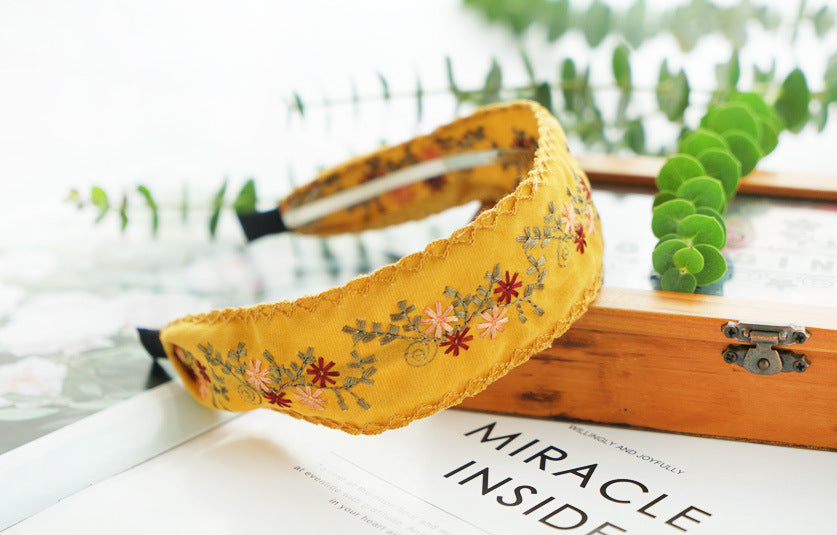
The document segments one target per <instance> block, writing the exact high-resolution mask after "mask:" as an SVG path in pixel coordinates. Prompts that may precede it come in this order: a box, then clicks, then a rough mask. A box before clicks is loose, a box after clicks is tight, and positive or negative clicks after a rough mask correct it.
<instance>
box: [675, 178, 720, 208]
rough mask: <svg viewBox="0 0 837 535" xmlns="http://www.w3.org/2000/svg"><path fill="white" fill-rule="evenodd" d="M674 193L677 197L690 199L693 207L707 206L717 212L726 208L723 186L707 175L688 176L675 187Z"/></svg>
mask: <svg viewBox="0 0 837 535" xmlns="http://www.w3.org/2000/svg"><path fill="white" fill-rule="evenodd" d="M675 194H676V195H677V197H678V198H679V199H686V200H689V201H691V202H692V203H693V204H694V205H695V208H697V207H700V206H708V207H709V208H712V209H713V210H716V211H718V212H722V211H723V210H724V209H725V208H726V197H724V188H723V186H722V185H721V183H720V182H719V181H718V180H715V179H714V178H710V177H708V176H698V177H694V178H690V179H689V180H687V181H686V182H684V183H683V184H681V185H680V187H679V188H677V191H676V192H675Z"/></svg>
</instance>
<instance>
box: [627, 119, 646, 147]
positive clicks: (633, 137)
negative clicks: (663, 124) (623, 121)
mask: <svg viewBox="0 0 837 535" xmlns="http://www.w3.org/2000/svg"><path fill="white" fill-rule="evenodd" d="M624 140H625V145H627V146H628V148H630V149H631V150H632V151H634V152H635V153H637V154H642V153H643V152H645V128H643V126H642V121H640V120H639V119H636V120H634V121H631V122H629V123H628V126H627V128H626V129H625V136H624Z"/></svg>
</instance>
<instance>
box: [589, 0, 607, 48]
mask: <svg viewBox="0 0 837 535" xmlns="http://www.w3.org/2000/svg"><path fill="white" fill-rule="evenodd" d="M610 17H611V9H610V6H608V5H607V4H605V3H604V2H602V1H601V0H593V3H592V4H591V5H590V7H588V8H587V12H586V14H585V17H584V25H583V26H582V31H583V32H584V38H585V39H586V40H587V44H588V45H590V46H591V47H592V48H595V47H597V46H599V44H601V42H602V41H603V40H604V38H605V37H607V34H608V33H609V32H610V25H611V20H610Z"/></svg>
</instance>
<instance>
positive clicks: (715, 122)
mask: <svg viewBox="0 0 837 535" xmlns="http://www.w3.org/2000/svg"><path fill="white" fill-rule="evenodd" d="M700 126H701V128H705V129H707V130H712V131H713V132H715V133H717V134H722V135H723V134H724V132H728V131H730V130H741V131H742V132H746V133H747V134H750V135H751V136H752V137H753V138H755V139H758V138H759V125H758V122H757V121H756V117H755V114H754V113H753V112H751V111H750V109H749V108H748V107H747V106H745V105H744V104H737V103H728V104H723V105H721V106H718V107H716V108H713V109H711V110H709V112H707V113H706V115H704V116H703V118H702V119H701V121H700Z"/></svg>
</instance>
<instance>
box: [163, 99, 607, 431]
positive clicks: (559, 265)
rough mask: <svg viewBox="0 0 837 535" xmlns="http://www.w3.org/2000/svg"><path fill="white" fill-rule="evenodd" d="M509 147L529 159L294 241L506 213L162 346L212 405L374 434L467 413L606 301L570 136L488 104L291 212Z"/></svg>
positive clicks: (344, 216)
mask: <svg viewBox="0 0 837 535" xmlns="http://www.w3.org/2000/svg"><path fill="white" fill-rule="evenodd" d="M498 148H499V149H501V151H502V150H504V149H527V150H528V152H526V154H528V158H527V159H526V161H524V162H521V161H520V160H519V159H518V160H513V159H512V160H508V159H506V160H504V159H502V158H501V159H500V160H498V161H496V163H492V164H488V165H484V166H481V167H479V168H477V169H473V168H471V169H463V170H457V171H452V172H449V173H446V174H442V175H439V176H435V177H432V178H430V179H428V180H425V181H422V182H418V183H415V184H411V185H406V186H403V187H400V188H399V189H396V190H394V191H390V192H386V193H382V194H380V195H378V196H376V197H374V198H372V199H369V200H367V201H363V202H361V203H360V204H357V205H355V206H353V207H351V208H348V209H343V210H340V211H338V212H336V213H332V214H327V215H324V216H322V217H320V218H319V219H317V220H315V221H311V222H307V223H303V224H300V225H299V226H297V227H296V228H295V229H294V230H295V231H297V232H305V233H316V234H330V233H337V232H350V231H357V230H361V229H367V228H377V227H382V226H385V225H391V224H395V223H400V222H403V221H406V220H409V219H417V218H421V217H424V216H426V215H428V214H431V213H435V212H438V211H441V210H443V209H446V208H449V207H451V206H455V205H459V204H462V203H465V202H468V201H472V200H481V201H483V202H484V203H492V202H496V205H494V207H493V208H491V209H488V210H486V211H484V212H482V213H481V214H480V215H479V216H477V217H476V218H475V219H474V220H473V221H472V222H471V223H470V224H468V225H466V226H465V227H463V228H461V229H459V230H457V231H456V232H454V233H453V234H452V235H451V236H450V237H449V238H447V239H442V240H437V241H435V242H433V243H431V244H429V245H428V246H427V247H426V248H425V249H424V250H423V251H421V252H417V253H414V254H411V255H409V256H406V257H404V258H402V259H401V260H400V261H398V262H397V263H395V264H392V265H389V266H385V267H383V268H381V269H379V270H377V271H375V272H373V273H371V274H369V275H365V276H361V277H358V278H356V279H354V280H352V281H351V282H349V283H348V284H346V285H345V286H343V287H339V288H333V289H331V290H328V291H325V292H323V293H321V294H319V295H315V296H310V297H303V298H301V299H297V300H296V301H292V302H289V301H283V302H279V303H272V304H261V305H256V306H252V307H247V308H237V309H226V310H218V311H213V312H210V313H208V314H201V315H193V316H187V317H185V318H182V319H179V320H176V321H174V322H172V323H170V324H169V325H168V326H167V327H165V328H164V329H163V330H162V331H161V332H160V341H161V342H162V349H163V350H164V351H165V353H166V355H167V356H168V357H169V359H170V360H171V362H172V364H173V366H174V368H175V369H176V370H177V372H178V374H179V375H180V377H181V378H182V380H183V383H184V385H185V387H186V389H187V390H188V391H189V392H190V393H191V394H192V396H194V397H195V399H197V400H198V401H199V402H200V403H202V404H204V405H206V406H208V407H214V408H218V409H223V410H230V411H246V410H251V409H255V408H259V407H266V408H271V409H276V410H278V411H280V412H284V413H287V414H290V415H292V416H294V417H297V418H303V419H305V420H308V421H311V422H314V423H318V424H323V425H326V426H329V427H333V428H337V429H341V430H343V431H346V432H349V433H367V434H374V433H380V432H382V431H385V430H387V429H393V428H397V427H401V426H404V425H406V424H408V423H409V422H411V421H412V420H415V419H417V418H423V417H426V416H429V415H431V414H433V413H435V412H437V411H439V410H441V409H444V408H447V407H450V406H452V405H456V404H457V403H459V402H460V401H462V400H463V399H464V398H465V397H467V396H471V395H474V394H476V393H478V392H480V391H482V390H483V389H484V388H485V387H486V386H488V385H489V384H490V383H491V382H493V381H495V380H497V379H499V378H500V377H502V376H503V375H505V374H506V373H507V372H508V371H509V370H511V369H512V368H513V367H515V366H517V365H519V364H522V363H523V362H525V361H526V360H527V359H528V358H529V357H531V356H532V355H534V354H535V353H537V352H539V351H542V350H543V349H546V348H547V347H549V346H550V344H551V343H552V340H553V339H554V338H555V337H557V336H560V335H561V334H563V333H564V332H565V331H566V330H567V329H568V328H569V327H570V325H571V324H572V323H573V322H574V321H575V320H576V319H577V318H578V317H579V316H581V315H582V314H583V313H584V312H585V311H586V309H587V307H588V305H589V304H590V302H591V301H592V300H593V299H594V297H595V295H596V293H597V291H598V288H599V286H600V284H601V271H602V240H601V232H600V228H599V220H598V215H597V214H596V211H595V208H594V207H593V204H592V202H591V200H590V189H589V184H588V182H587V179H586V177H585V176H584V174H583V172H582V171H581V169H579V167H578V165H577V164H576V162H575V161H574V160H573V158H572V157H571V156H570V155H569V153H568V151H567V148H566V139H565V134H564V132H563V131H562V129H561V127H560V125H559V124H558V122H557V121H556V120H555V118H554V117H552V115H550V114H549V112H548V111H546V110H545V109H544V108H542V107H541V106H539V105H537V104H535V103H532V102H515V103H511V104H503V105H494V106H489V107H486V108H483V109H480V110H478V111H477V112H476V113H475V114H473V115H471V116H470V117H466V118H463V119H459V120H457V121H455V122H453V123H452V124H449V125H447V126H443V127H441V128H439V129H437V130H436V131H435V132H433V133H432V134H430V135H428V136H424V137H419V138H416V139H414V140H412V141H409V142H407V143H404V144H402V145H399V146H396V147H392V148H387V149H383V150H381V151H379V152H376V153H373V154H370V155H367V156H364V157H361V158H357V159H354V160H352V161H350V162H347V163H345V164H343V165H340V166H338V167H335V168H333V169H330V170H327V171H325V172H323V173H322V174H321V175H320V176H319V177H318V178H317V179H316V180H315V181H314V182H313V183H311V184H309V185H307V186H305V187H303V188H300V189H298V190H297V191H295V192H293V193H292V194H291V195H290V197H288V198H287V199H286V200H285V201H283V202H282V203H281V205H280V211H279V212H277V213H281V214H290V213H291V212H292V211H293V210H294V209H295V208H299V207H302V206H305V205H310V204H313V203H314V202H315V201H317V200H320V199H326V198H328V197H329V196H331V195H334V194H336V193H337V192H344V191H348V190H350V189H351V188H353V187H357V186H359V185H361V184H365V183H368V182H372V181H374V179H375V178H376V177H380V176H381V175H384V174H387V173H391V172H392V171H395V170H398V169H403V168H405V167H409V166H414V165H416V164H417V163H419V162H423V161H429V160H433V159H437V158H439V157H440V156H444V155H451V154H460V153H462V154H465V153H475V152H476V151H483V152H485V151H487V150H491V149H498ZM531 151H534V152H533V153H532V152H531ZM532 154H533V156H532ZM280 226H281V224H280ZM283 228H284V227H283ZM277 230H278V229H277Z"/></svg>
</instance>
